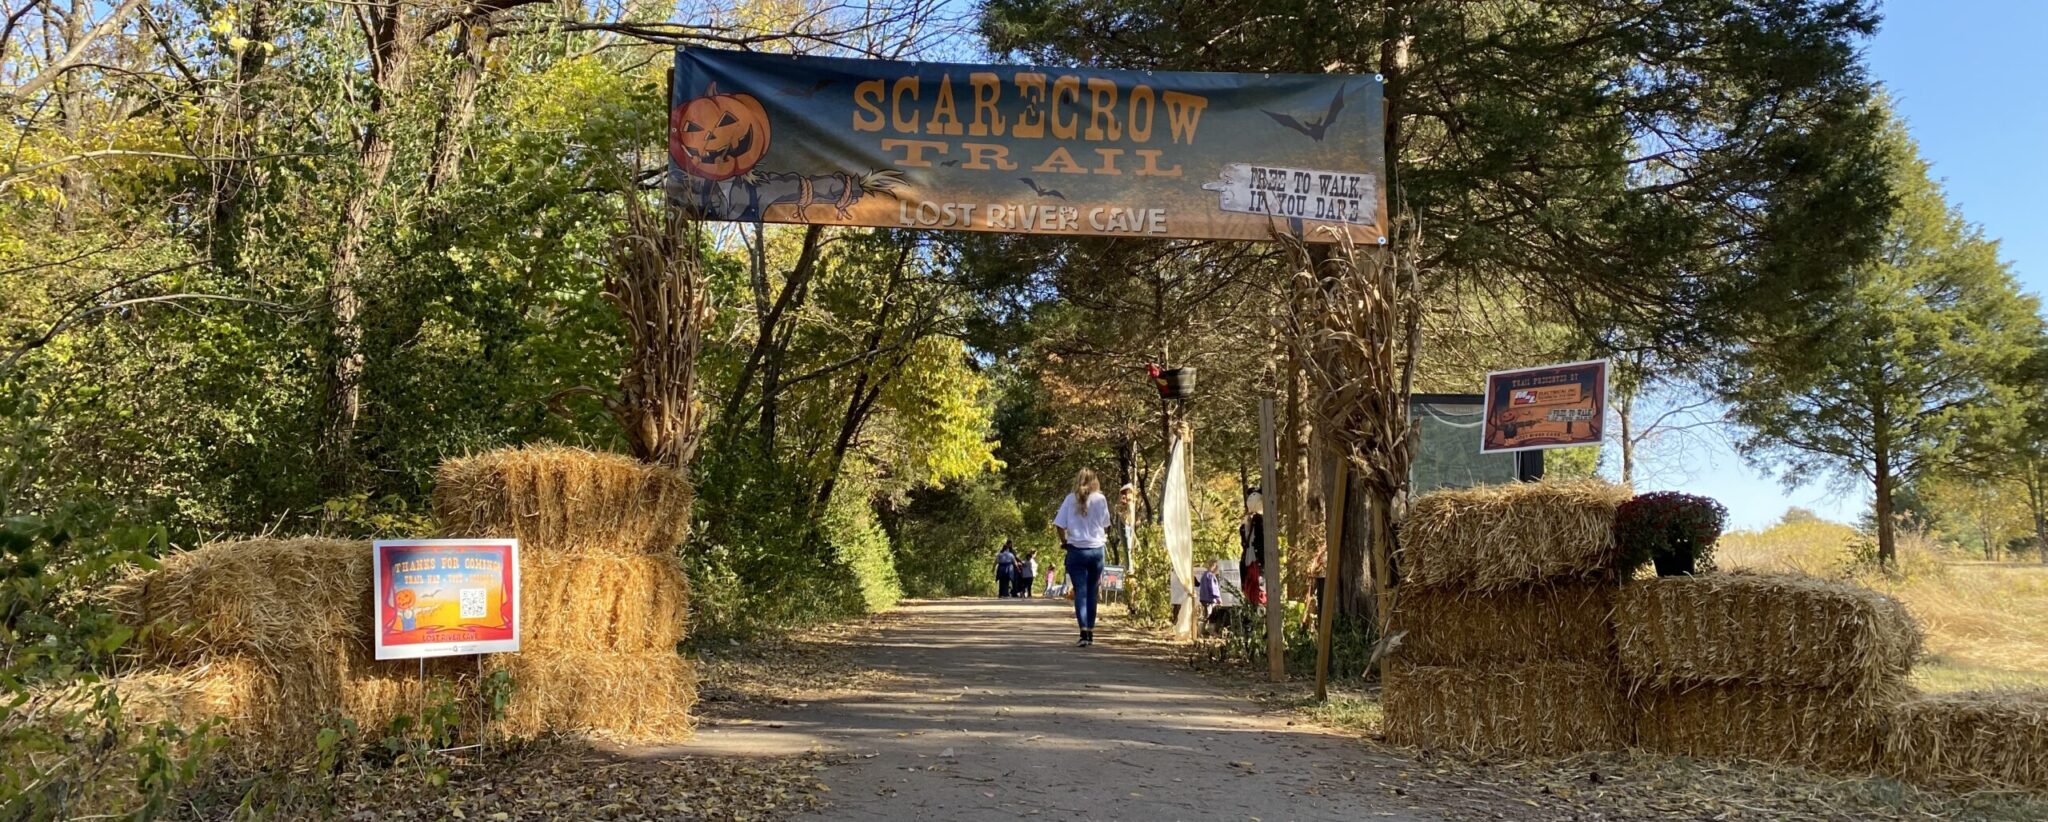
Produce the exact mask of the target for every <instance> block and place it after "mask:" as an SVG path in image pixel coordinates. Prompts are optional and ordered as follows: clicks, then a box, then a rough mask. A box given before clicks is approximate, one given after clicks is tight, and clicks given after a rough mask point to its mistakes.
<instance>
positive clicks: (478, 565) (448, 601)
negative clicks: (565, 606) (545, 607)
mask: <svg viewBox="0 0 2048 822" xmlns="http://www.w3.org/2000/svg"><path fill="white" fill-rule="evenodd" d="M371 551H372V552H373V556H374V561H375V563H376V564H375V565H374V566H373V567H374V568H375V569H376V575H375V577H374V579H375V580H376V582H375V587H376V607H375V608H373V609H372V610H373V611H374V612H375V613H376V615H377V625H376V631H375V632H374V634H373V635H374V636H375V637H376V651H377V658H378V659H413V658H417V657H430V656H452V655H456V654H487V653H498V652H504V651H517V650H519V541H518V540H513V539H481V540H479V539H414V540H378V541H377V542H375V543H372V546H371Z"/></svg>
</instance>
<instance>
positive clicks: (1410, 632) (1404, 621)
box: [1392, 581, 1614, 666]
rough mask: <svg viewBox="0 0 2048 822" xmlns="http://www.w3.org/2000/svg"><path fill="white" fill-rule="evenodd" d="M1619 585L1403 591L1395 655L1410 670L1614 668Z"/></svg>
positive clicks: (1398, 602)
mask: <svg viewBox="0 0 2048 822" xmlns="http://www.w3.org/2000/svg"><path fill="white" fill-rule="evenodd" d="M1613 608H1614V586H1612V585H1609V584H1604V583H1599V582H1580V581H1567V582H1561V583H1557V584H1539V585H1525V586H1521V587H1518V588H1504V589H1501V590H1497V591H1489V592H1486V593H1471V592H1467V591H1462V590H1457V589H1450V588H1417V587H1411V586H1403V587H1402V588H1401V589H1400V590H1399V593H1398V595H1397V596H1396V598H1395V604H1394V631H1395V633H1396V635H1397V636H1398V637H1399V639H1398V640H1396V643H1395V645H1394V649H1393V651H1392V654H1393V657H1394V658H1396V659H1399V660H1401V661H1402V662H1403V663H1405V664H1409V665H1457V666H1471V665H1503V664H1518V663H1534V662H1542V661H1553V662H1585V663H1602V664H1609V665H1611V664H1612V662H1613V659H1614V628H1613V625H1612V623H1611V622H1610V621H1609V619H1608V616H1609V614H1610V612H1611V611H1612V610H1613Z"/></svg>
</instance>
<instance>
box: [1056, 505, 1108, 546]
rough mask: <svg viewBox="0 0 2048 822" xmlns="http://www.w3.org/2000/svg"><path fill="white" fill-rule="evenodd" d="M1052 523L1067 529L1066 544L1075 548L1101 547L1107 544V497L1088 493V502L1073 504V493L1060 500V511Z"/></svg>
mask: <svg viewBox="0 0 2048 822" xmlns="http://www.w3.org/2000/svg"><path fill="white" fill-rule="evenodd" d="M1052 524H1054V525H1057V526H1059V527H1061V528H1065V529H1067V544H1068V545H1072V546H1074V547H1076V548H1101V547H1102V546H1104V545H1107V544H1109V533H1108V532H1109V498H1107V497H1104V496H1103V495H1102V494H1100V493H1094V494H1089V495H1088V504H1087V505H1086V506H1085V510H1084V507H1083V506H1080V505H1075V504H1074V495H1073V494H1068V495H1067V498H1066V499H1064V500H1061V501H1060V512H1059V513H1058V514H1056V515H1054V516H1053V518H1052Z"/></svg>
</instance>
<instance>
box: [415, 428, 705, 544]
mask: <svg viewBox="0 0 2048 822" xmlns="http://www.w3.org/2000/svg"><path fill="white" fill-rule="evenodd" d="M433 496H434V514H435V516H437V517H439V518H440V520H441V523H442V526H443V528H444V530H446V532H447V533H448V535H450V536H474V537H517V538H518V539H519V542H520V546H521V548H522V550H528V551H534V552H544V553H556V554H577V555H625V556H632V555H642V554H666V553H668V552H670V551H671V550H673V549H674V548H675V546H676V544H677V543H679V542H681V541H682V539H683V536H684V535H685V534H686V533H687V532H688V530H689V525H690V502H691V500H692V498H693V496H694V493H693V491H692V490H691V488H690V484H689V482H688V481H687V480H685V479H684V478H683V476H682V475H681V474H678V473H676V472H674V471H671V470H668V469H666V468H661V467H658V466H653V465H648V464H646V463H642V462H639V461H637V460H634V459H633V458H631V457H627V456H624V455H620V454H600V453H596V452H592V451H585V450H583V449H580V448H563V447H558V446H534V447H527V448H513V449H505V450H500V451H491V452H489V453H485V454H478V455H476V456H473V457H462V458H458V459H451V460H447V461H445V462H443V463H441V467H440V469H439V470H438V471H436V472H435V476H434V495H433Z"/></svg>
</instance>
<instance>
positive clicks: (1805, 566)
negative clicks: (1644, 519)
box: [1715, 521, 2048, 691]
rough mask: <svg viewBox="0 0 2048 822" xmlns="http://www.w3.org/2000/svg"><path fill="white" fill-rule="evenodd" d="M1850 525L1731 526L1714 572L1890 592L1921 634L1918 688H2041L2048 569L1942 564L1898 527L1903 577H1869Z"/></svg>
mask: <svg viewBox="0 0 2048 822" xmlns="http://www.w3.org/2000/svg"><path fill="white" fill-rule="evenodd" d="M1855 537H1856V531H1855V529H1853V528H1850V527H1848V526H1846V525H1840V524H1837V523H1832V522H1824V521H1808V522H1799V523H1791V524H1783V525H1778V526H1775V527H1772V528H1770V529H1768V530H1764V531H1737V532H1734V533H1730V534H1728V535H1727V536H1725V537H1723V538H1722V539H1721V542H1720V545H1719V546H1718V547H1717V548H1716V550H1715V553H1716V555H1717V561H1718V562H1719V563H1720V565H1721V567H1723V568H1731V569H1737V568H1747V569H1757V570H1774V571H1775V570H1797V571H1802V572H1805V573H1810V574H1815V575H1819V576H1827V577H1833V578H1841V579H1847V580H1849V581H1852V582H1854V583H1856V584H1858V585H1862V586H1865V587H1868V588H1871V589H1872V590H1876V591H1881V592H1884V593H1887V594H1890V595H1892V596H1894V597H1897V598H1898V599H1899V600H1900V601H1902V602H1904V603H1905V604H1906V609H1907V610H1908V611H1911V612H1912V614H1913V616H1914V617H1915V618H1916V619H1918V620H1919V621H1920V625H1921V627H1922V628H1923V629H1925V631H1926V634H1927V654H1926V657H1925V658H1924V659H1923V660H1922V661H1921V663H1920V665H1918V666H1917V667H1916V668H1915V670H1914V673H1913V680H1912V681H1913V684H1914V685H1915V686H1916V687H1919V688H1920V689H1922V690H1925V691H1957V690H1973V689H1982V688H1994V687H1999V688H2009V687H2048V620H2043V619H2027V618H2024V617H2022V616H2020V615H2025V614H2048V566H2044V565H2040V564H2038V563H2031V562H2021V563H2004V564H1991V563H1978V562H1953V561H1947V560H1946V559H1945V557H1944V556H1943V554H1942V553H1941V552H1940V550H1939V547H1938V544H1937V543H1936V541H1935V540H1933V539H1932V538H1930V537H1929V536H1928V535H1926V534H1923V533H1920V532H1917V531H1913V530H1902V531H1901V532H1900V533H1899V559H1900V564H1901V566H1902V567H1903V568H1904V569H1905V574H1904V575H1903V578H1893V577H1890V576H1885V575H1879V574H1874V573H1869V572H1867V571H1864V570H1862V569H1859V568H1858V567H1856V566H1855V565H1854V564H1853V563H1852V562H1851V555H1850V552H1849V550H1848V548H1847V547H1846V546H1847V545H1848V544H1849V542H1850V541H1851V540H1852V539H1854V538H1855Z"/></svg>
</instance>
